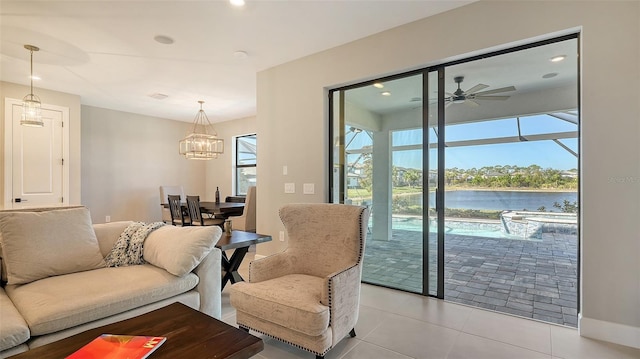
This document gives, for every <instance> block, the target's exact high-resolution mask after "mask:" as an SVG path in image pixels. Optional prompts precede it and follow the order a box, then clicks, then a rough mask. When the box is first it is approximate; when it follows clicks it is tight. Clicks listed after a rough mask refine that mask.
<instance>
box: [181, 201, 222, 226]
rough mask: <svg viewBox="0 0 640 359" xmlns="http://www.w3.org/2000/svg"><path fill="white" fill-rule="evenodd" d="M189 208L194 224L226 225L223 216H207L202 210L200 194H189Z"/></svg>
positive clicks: (192, 223)
mask: <svg viewBox="0 0 640 359" xmlns="http://www.w3.org/2000/svg"><path fill="white" fill-rule="evenodd" d="M187 209H188V211H189V217H191V225H192V226H220V227H222V226H223V225H224V219H222V218H215V217H214V218H205V217H203V216H202V211H201V210H200V196H187Z"/></svg>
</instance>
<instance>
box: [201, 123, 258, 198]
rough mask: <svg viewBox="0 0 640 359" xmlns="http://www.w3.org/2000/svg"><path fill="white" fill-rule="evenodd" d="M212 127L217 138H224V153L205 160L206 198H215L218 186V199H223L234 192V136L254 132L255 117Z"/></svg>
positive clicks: (216, 124) (215, 124)
mask: <svg viewBox="0 0 640 359" xmlns="http://www.w3.org/2000/svg"><path fill="white" fill-rule="evenodd" d="M213 128H214V129H215V130H216V132H217V133H218V138H222V139H224V153H223V154H222V155H220V156H219V157H218V158H217V159H215V160H211V161H207V172H206V178H207V181H206V182H207V183H206V186H207V190H206V198H207V199H210V200H214V199H215V192H216V186H217V187H220V200H222V201H224V198H225V197H226V196H232V195H234V194H235V193H234V189H233V165H234V163H235V158H234V154H233V146H234V142H235V139H234V137H235V136H242V135H249V134H253V133H256V118H255V117H247V118H242V119H238V120H233V121H225V122H217V123H214V124H213ZM258 143H260V136H258ZM258 181H260V180H259V179H258ZM258 183H259V182H258Z"/></svg>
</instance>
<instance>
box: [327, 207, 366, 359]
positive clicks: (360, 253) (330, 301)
mask: <svg viewBox="0 0 640 359" xmlns="http://www.w3.org/2000/svg"><path fill="white" fill-rule="evenodd" d="M364 210H365V207H361V209H360V219H359V221H358V223H359V224H360V225H359V228H360V238H361V239H362V240H361V241H360V251H359V253H358V260H357V261H356V264H355V265H353V266H351V267H349V268H347V269H345V270H343V271H341V272H339V273H336V274H335V275H334V276H333V277H331V278H334V277H336V276H337V275H339V274H342V273H344V272H346V271H348V270H351V268H355V267H357V266H358V265H360V264H361V263H362V257H363V255H364V238H365V237H363V233H362V217H363V216H362V215H363V214H364ZM331 278H330V279H331ZM331 283H332V282H331V280H329V293H328V294H329V298H328V299H329V303H328V304H329V323H331V308H333V305H332V302H333V300H332V298H333V295H332V293H333V287H332V285H331ZM331 348H333V345H332V346H330V347H329V349H327V352H328V351H329V350H331ZM323 356H324V355H323Z"/></svg>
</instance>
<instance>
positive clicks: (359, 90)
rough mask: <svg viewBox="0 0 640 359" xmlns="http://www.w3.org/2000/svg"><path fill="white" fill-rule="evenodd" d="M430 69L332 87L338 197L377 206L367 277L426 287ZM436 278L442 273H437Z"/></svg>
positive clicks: (372, 208)
mask: <svg viewBox="0 0 640 359" xmlns="http://www.w3.org/2000/svg"><path fill="white" fill-rule="evenodd" d="M424 86H425V83H424V76H423V74H422V72H419V73H414V74H409V75H406V76H402V77H396V78H388V79H381V80H380V81H376V82H372V83H368V84H363V85H360V86H356V87H353V88H346V89H341V90H340V91H335V92H333V93H332V97H331V99H332V101H331V102H332V114H333V118H334V121H332V135H333V136H332V148H333V165H332V174H333V176H332V179H333V190H332V201H333V202H336V203H349V204H357V205H363V206H366V207H368V208H369V209H370V212H371V216H370V219H369V229H368V238H367V245H366V247H365V259H364V268H363V281H365V282H368V283H374V284H377V285H383V286H388V287H393V288H398V289H402V290H406V291H410V292H416V293H423V291H424V288H425V281H427V280H428V279H427V277H425V276H424V268H423V267H424V265H423V263H425V262H426V260H425V258H426V257H425V255H426V253H425V251H426V248H427V246H425V245H424V243H425V236H426V235H428V233H429V232H428V223H429V215H428V214H429V210H428V209H427V210H425V206H424V203H427V202H426V200H427V199H428V195H427V196H425V195H424V194H425V193H427V194H428V191H424V188H425V187H424V181H425V178H424V177H423V173H425V171H423V168H424V165H425V159H424V154H423V152H424V151H423V142H424V133H425V131H424V128H425V127H424V125H423V118H424V109H423V101H422V94H423V87H424ZM433 280H436V278H435V276H434V278H433Z"/></svg>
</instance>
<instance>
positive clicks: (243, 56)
mask: <svg viewBox="0 0 640 359" xmlns="http://www.w3.org/2000/svg"><path fill="white" fill-rule="evenodd" d="M233 57H235V58H236V59H240V60H244V59H246V58H247V57H249V54H247V52H246V51H242V50H240V51H236V52H234V53H233Z"/></svg>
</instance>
